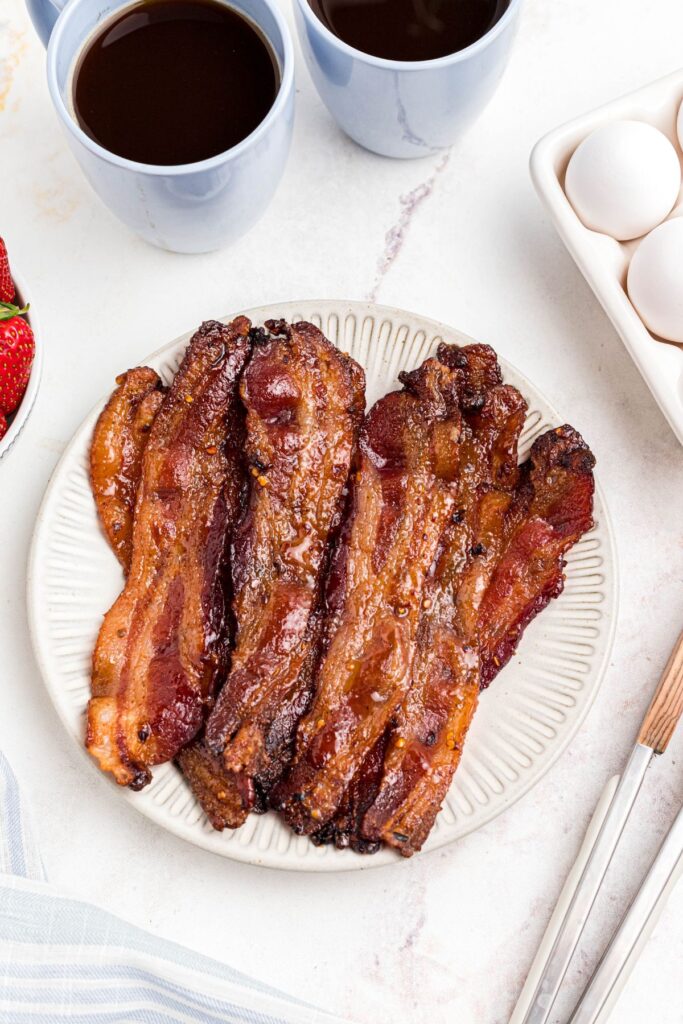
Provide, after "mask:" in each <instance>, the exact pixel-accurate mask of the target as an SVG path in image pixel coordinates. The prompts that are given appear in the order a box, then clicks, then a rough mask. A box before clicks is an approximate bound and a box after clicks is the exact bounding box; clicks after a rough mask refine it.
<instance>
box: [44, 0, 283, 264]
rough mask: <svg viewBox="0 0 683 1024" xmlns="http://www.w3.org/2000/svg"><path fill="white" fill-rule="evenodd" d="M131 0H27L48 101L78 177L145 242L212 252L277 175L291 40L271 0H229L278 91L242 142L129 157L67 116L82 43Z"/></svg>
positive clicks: (236, 230) (240, 230)
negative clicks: (261, 42)
mask: <svg viewBox="0 0 683 1024" xmlns="http://www.w3.org/2000/svg"><path fill="white" fill-rule="evenodd" d="M130 2H131V0H68V3H67V2H66V0H27V4H28V9H29V13H30V15H31V19H32V21H33V24H34V26H35V28H36V31H37V32H38V35H39V36H40V38H41V39H42V41H43V43H44V44H45V46H47V78H48V86H49V89H50V95H51V97H52V102H53V103H54V105H55V109H56V110H57V113H58V115H59V118H60V120H61V123H62V126H63V128H64V129H65V132H66V137H67V140H68V143H69V145H70V147H71V149H72V151H73V153H74V155H75V157H76V159H77V160H78V162H79V164H80V165H81V168H82V170H83V173H84V174H85V176H86V178H87V179H88V181H89V182H90V184H91V185H92V187H93V188H94V190H95V191H96V192H97V194H98V195H99V197H100V199H102V200H103V202H104V203H106V205H107V206H108V207H109V209H110V210H111V211H112V212H113V213H114V214H116V216H117V217H119V218H120V219H121V220H122V221H123V222H124V224H127V225H128V227H129V228H132V229H133V231H135V232H137V234H139V235H141V236H142V238H144V239H145V240H146V241H147V242H151V244H152V245H157V246H159V247H160V248H162V249H170V250H171V251H172V252H209V251H211V250H213V249H219V248H221V246H223V245H225V244H226V243H228V242H231V241H234V240H235V239H236V238H239V237H240V235H242V234H244V232H245V231H247V230H248V229H249V228H250V227H251V226H252V224H254V223H255V221H256V220H257V219H258V218H259V217H260V215H261V214H262V213H263V211H264V210H265V208H266V206H267V205H268V202H269V201H270V199H271V198H272V195H273V193H274V192H275V189H276V187H277V184H278V182H279V180H280V177H281V176H282V172H283V170H284V166H285V163H286V160H287V154H288V151H289V143H290V139H291V135H292V126H293V122H294V55H293V46H292V40H291V37H290V34H289V30H288V28H287V25H286V23H285V20H284V18H283V17H282V14H281V13H280V10H279V8H278V6H277V0H230V6H231V7H232V8H234V9H235V10H237V11H239V12H240V13H241V14H243V15H245V16H246V17H247V18H248V19H249V20H250V21H251V22H252V23H253V24H255V25H256V26H257V27H258V28H259V29H260V31H261V32H262V34H263V35H264V36H265V37H266V39H267V40H268V41H269V43H270V46H271V48H272V50H273V53H274V54H275V56H276V58H277V61H278V63H279V66H280V78H281V82H280V89H279V91H278V94H277V96H276V98H275V102H274V104H273V106H272V107H271V109H270V110H269V112H268V114H267V115H266V117H265V119H264V120H263V121H262V122H261V124H260V125H259V126H258V127H257V128H256V129H255V130H254V131H253V132H252V133H251V135H248V136H247V138H246V139H243V140H242V142H240V143H239V144H238V145H236V146H234V147H233V148H232V149H229V150H227V152H225V153H220V154H219V155H218V156H214V157H211V158H210V159H209V160H201V161H199V162H198V163H193V164H183V165H179V166H173V167H157V166H155V165H153V164H141V163H136V162H135V161H134V160H126V159H124V158H123V157H120V156H116V155H115V154H114V153H110V152H109V151H108V150H106V149H103V147H102V146H99V145H98V144H97V143H96V142H94V141H93V139H91V138H90V137H89V136H88V135H86V133H85V132H84V131H82V130H81V128H80V127H79V125H78V123H77V122H76V120H75V118H74V116H73V114H72V112H71V77H72V70H73V67H74V63H75V61H76V58H77V57H78V54H79V53H80V51H81V49H82V47H83V44H84V43H85V42H86V41H87V40H88V39H89V38H90V37H91V36H92V35H93V33H94V32H95V31H96V30H97V29H98V27H99V26H100V25H101V24H102V22H103V21H105V20H107V19H108V18H110V17H111V15H112V13H114V12H116V11H118V10H119V9H121V8H123V7H125V6H128V5H129V4H130Z"/></svg>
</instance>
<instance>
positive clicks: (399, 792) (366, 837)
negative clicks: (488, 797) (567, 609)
mask: <svg viewBox="0 0 683 1024" xmlns="http://www.w3.org/2000/svg"><path fill="white" fill-rule="evenodd" d="M438 356H439V359H440V360H441V361H443V362H444V363H446V364H447V365H449V366H450V367H451V369H453V370H454V371H456V372H457V375H458V394H459V404H460V407H461V411H462V415H463V426H462V431H461V436H460V444H459V447H458V451H457V460H458V468H457V480H458V485H457V501H456V511H455V513H454V514H453V516H452V517H451V519H450V520H449V521H448V522H447V523H446V525H445V528H444V532H443V535H442V537H441V539H440V545H439V552H438V554H437V558H436V560H435V563H434V565H433V567H432V571H431V572H430V575H429V578H428V579H427V582H426V585H425V596H424V599H423V602H422V614H421V618H420V625H419V629H418V633H417V644H416V651H415V658H414V662H413V665H412V669H411V685H410V688H409V690H408V692H407V694H406V697H405V699H404V701H403V704H402V706H401V708H400V709H399V710H398V712H397V714H396V716H395V718H394V721H393V722H392V725H391V726H390V728H389V730H388V732H387V735H386V736H385V737H384V739H383V741H382V744H383V753H382V759H381V761H379V755H378V752H373V753H372V754H371V755H370V756H369V758H368V760H367V763H366V764H364V765H363V767H362V768H361V770H360V772H359V774H358V776H357V777H356V779H355V780H354V783H353V785H352V787H351V789H350V791H349V793H348V794H347V797H346V801H345V804H346V806H345V807H344V808H343V811H342V813H341V815H339V816H338V817H337V820H336V821H335V823H334V826H333V827H330V826H328V827H327V829H326V830H325V831H324V832H323V833H322V834H319V835H318V836H317V840H318V841H324V842H330V841H333V842H334V843H335V844H336V845H337V846H338V847H344V846H348V845H351V846H352V847H353V848H354V849H356V850H359V851H360V852H370V851H373V850H374V849H376V848H378V846H379V845H380V840H381V839H382V838H383V836H382V835H381V834H379V833H378V829H377V828H376V827H375V826H374V823H373V816H376V815H377V813H378V812H377V805H376V801H379V805H380V806H382V805H383V804H384V803H386V802H387V800H388V799H390V800H391V801H392V803H395V804H397V805H398V804H400V803H401V800H403V799H404V797H405V796H406V795H407V794H408V793H409V792H410V790H411V787H412V785H413V783H414V781H415V780H416V779H417V777H418V776H420V775H424V773H425V771H426V770H427V767H428V761H429V760H430V754H431V755H436V754H437V752H438V751H437V747H438V745H439V740H440V737H441V734H442V733H444V734H445V733H448V735H449V737H450V741H449V742H451V744H453V743H455V742H456V741H455V738H454V737H455V735H456V734H458V733H461V732H462V727H460V728H459V723H460V720H461V719H462V720H463V721H466V722H467V723H469V720H470V719H471V716H472V714H473V712H474V707H475V706H476V699H477V695H478V692H479V655H478V650H477V647H476V643H475V642H474V641H473V639H472V637H471V634H472V632H473V629H474V626H475V624H476V606H477V604H478V601H479V599H480V594H481V593H483V589H484V587H485V585H486V581H487V579H488V578H489V577H490V575H491V572H492V569H493V566H494V565H495V559H496V557H497V554H498V553H499V548H500V542H499V536H498V535H499V534H500V532H501V529H500V527H501V519H502V516H503V515H504V513H505V510H506V509H507V507H508V505H509V504H510V501H511V492H512V490H513V488H514V486H515V483H516V481H517V439H518V437H519V433H520V431H521V429H522V426H523V423H524V417H525V414H526V403H525V402H524V399H523V398H522V396H521V395H520V394H519V392H518V391H517V390H516V389H515V388H513V387H510V386H508V385H504V384H502V383H500V382H501V380H502V375H501V373H500V368H499V366H498V361H497V358H496V354H495V352H494V351H493V349H491V348H490V347H489V346H487V345H470V346H467V347H466V348H460V347H458V346H445V345H442V346H441V347H440V349H439V351H438ZM459 593H460V597H461V601H460V603H459V604H458V601H457V600H456V599H457V597H458V594H459ZM465 728H466V726H465ZM461 738H464V735H463V736H462V737H461ZM423 748H426V749H427V750H428V753H427V754H426V755H422V754H421V751H422V750H423ZM378 761H379V765H378ZM441 781H442V783H443V782H444V781H445V775H444V776H442V777H441ZM438 783H439V780H438V779H437V777H436V776H434V777H433V778H431V782H430V783H429V785H430V791H433V790H434V789H436V788H438ZM438 802H439V803H440V800H439V801H438ZM373 805H375V806H373ZM437 806H438V803H437ZM366 820H367V822H368V825H367V827H365V821H366ZM397 834H398V835H399V836H402V835H404V832H401V831H400V830H397ZM404 841H405V840H404ZM398 842H400V840H397V844H398Z"/></svg>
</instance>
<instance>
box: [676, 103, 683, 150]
mask: <svg viewBox="0 0 683 1024" xmlns="http://www.w3.org/2000/svg"><path fill="white" fill-rule="evenodd" d="M676 131H677V132H678V144H679V146H680V147H681V149H683V103H681V105H680V107H679V108H678V121H677V122H676Z"/></svg>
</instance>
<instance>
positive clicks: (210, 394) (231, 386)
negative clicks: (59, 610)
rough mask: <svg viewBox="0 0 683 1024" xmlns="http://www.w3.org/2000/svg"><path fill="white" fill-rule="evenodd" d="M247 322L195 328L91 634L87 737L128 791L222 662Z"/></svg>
mask: <svg viewBox="0 0 683 1024" xmlns="http://www.w3.org/2000/svg"><path fill="white" fill-rule="evenodd" d="M250 327H251V325H250V323H249V321H248V320H247V319H246V318H245V317H238V318H237V319H236V320H234V321H233V322H232V323H231V324H229V325H228V326H225V325H224V324H220V323H217V322H207V323H205V324H202V326H201V327H200V329H199V330H198V331H197V333H196V334H195V335H194V337H193V338H192V340H191V342H190V344H189V346H188V349H187V352H186V354H185V357H184V359H183V362H182V364H181V366H180V369H179V370H178V373H177V374H176V377H175V379H174V381H173V384H172V385H171V388H170V389H169V392H168V394H167V396H166V398H165V399H164V402H163V404H162V406H161V408H160V409H159V411H158V413H157V415H156V418H155V420H154V423H153V426H152V429H151V431H150V433H149V437H148V441H147V445H146V447H145V451H144V455H143V459H142V470H141V479H140V483H139V488H138V496H137V503H136V508H135V520H134V527H133V541H132V558H131V564H130V572H129V575H128V578H127V581H126V585H125V588H124V590H123V592H122V594H121V595H120V597H119V598H118V599H117V601H116V602H115V604H114V605H113V607H112V608H111V609H110V611H109V612H108V613H107V615H106V616H105V619H104V622H103V624H102V627H101V629H100V634H99V637H98V640H97V645H96V648H95V652H94V656H93V674H92V698H91V700H90V703H89V705H88V730H87V738H86V746H87V748H88V750H89V751H90V753H91V754H92V755H93V756H94V757H95V758H96V759H97V761H98V762H99V764H100V767H101V768H102V769H103V770H104V771H110V772H112V774H113V775H114V777H115V779H116V781H117V782H118V783H119V784H120V785H129V786H131V788H134V789H140V788H141V787H142V786H144V785H145V784H146V783H148V782H149V781H150V778H151V773H150V770H149V769H150V766H152V765H154V764H159V763H162V762H164V761H167V760H170V759H171V758H173V757H175V755H176V754H177V753H178V751H179V750H180V749H181V748H182V747H183V746H184V745H185V744H187V743H189V742H190V740H192V739H193V737H194V736H195V735H196V733H197V732H198V730H199V729H200V727H201V725H202V722H203V718H204V714H205V709H206V705H207V701H210V700H211V698H212V695H213V692H214V689H215V687H216V684H217V681H218V679H219V677H220V676H221V674H222V673H223V672H224V671H225V669H226V667H227V666H226V662H227V655H228V645H227V640H226V637H227V629H226V608H225V601H224V592H223V584H224V581H223V573H224V570H225V562H226V543H225V541H226V533H227V529H228V526H229V524H230V523H231V522H232V521H233V520H234V518H235V517H236V514H237V512H238V509H239V507H240V497H241V490H242V479H243V478H242V470H241V458H242V453H241V449H242V444H243V424H242V411H241V406H240V404H239V399H238V394H237V385H238V380H239V377H240V374H241V372H242V369H243V367H244V364H245V362H246V359H247V357H248V354H249V351H250V347H251V342H250V338H249V331H250Z"/></svg>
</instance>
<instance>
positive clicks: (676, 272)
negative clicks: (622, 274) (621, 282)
mask: <svg viewBox="0 0 683 1024" xmlns="http://www.w3.org/2000/svg"><path fill="white" fill-rule="evenodd" d="M627 288H628V294H629V298H630V300H631V302H632V303H633V305H634V306H635V308H636V311H637V313H638V315H639V316H640V319H641V320H642V321H643V323H644V324H645V326H646V327H647V328H649V330H651V331H652V333H653V334H658V335H659V337H660V338H666V339H667V340H668V341H679V342H683V218H681V217H674V218H672V220H668V221H667V222H666V223H665V224H660V225H659V227H658V228H655V229H654V231H651V232H650V234H649V235H648V236H647V238H644V239H643V241H642V242H641V243H640V245H639V246H638V248H637V249H636V251H635V253H634V255H633V259H632V260H631V265H630V267H629V268H628V280H627Z"/></svg>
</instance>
